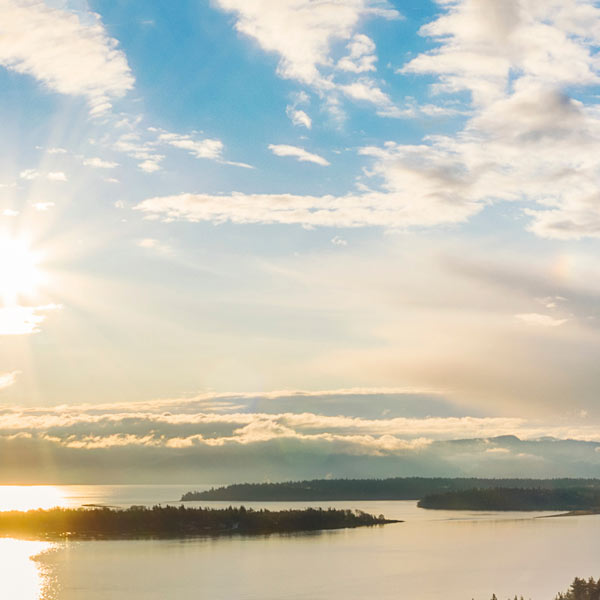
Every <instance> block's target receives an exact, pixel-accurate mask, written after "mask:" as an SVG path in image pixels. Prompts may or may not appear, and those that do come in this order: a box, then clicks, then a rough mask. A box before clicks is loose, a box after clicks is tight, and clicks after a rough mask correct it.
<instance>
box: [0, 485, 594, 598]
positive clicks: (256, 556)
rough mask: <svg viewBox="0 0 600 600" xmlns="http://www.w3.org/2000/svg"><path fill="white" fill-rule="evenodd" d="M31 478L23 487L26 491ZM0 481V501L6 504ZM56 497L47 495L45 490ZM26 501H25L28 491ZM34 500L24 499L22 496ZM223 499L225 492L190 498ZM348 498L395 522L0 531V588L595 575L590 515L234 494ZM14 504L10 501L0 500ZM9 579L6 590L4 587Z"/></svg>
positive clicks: (327, 587) (554, 586)
mask: <svg viewBox="0 0 600 600" xmlns="http://www.w3.org/2000/svg"><path fill="white" fill-rule="evenodd" d="M198 487H199V486H194V485H191V486H190V485H187V486H61V487H57V488H53V489H54V490H55V491H53V492H49V491H48V490H46V491H47V492H48V494H47V495H44V493H42V492H44V490H42V489H41V488H38V489H37V490H33V491H37V492H38V493H39V497H40V498H46V499H47V498H49V497H50V496H52V494H56V493H57V492H58V496H59V497H60V498H61V499H62V500H61V504H62V505H65V506H79V505H82V504H105V505H112V506H129V505H130V504H147V505H152V504H156V503H159V502H160V503H173V502H176V501H177V500H178V498H179V497H180V496H181V493H183V492H184V491H187V490H189V489H197V488H198ZM33 491H32V488H30V489H29V491H28V492H23V494H25V495H26V494H27V493H29V494H32V493H33ZM10 494H13V496H12V497H13V499H14V498H15V497H17V496H18V494H17V492H16V491H15V490H14V489H13V490H12V491H10V492H8V494H7V495H4V496H3V488H0V506H5V505H6V504H8V501H7V500H6V498H7V497H8V496H10ZM55 497H56V496H55ZM28 502H29V503H30V504H31V503H32V502H33V500H32V496H31V495H30V496H28ZM33 503H34V502H33ZM199 504H202V505H203V506H215V507H216V506H223V505H225V506H228V505H230V504H232V503H230V502H203V503H190V505H192V506H193V505H199ZM244 504H245V505H246V506H253V507H266V508H271V509H273V510H276V509H279V508H287V507H291V506H293V507H296V508H298V507H303V506H323V507H327V506H335V507H339V508H358V509H361V510H365V511H367V512H372V513H376V514H380V513H383V514H384V515H385V516H386V517H390V518H396V519H403V520H404V521H405V522H404V523H399V524H393V525H386V526H378V527H373V528H359V529H351V530H337V531H327V532H320V533H310V534H295V535H271V536H261V537H232V538H216V539H188V540H134V541H81V542H62V543H56V544H50V543H46V542H28V541H21V540H9V539H4V540H0V555H1V557H2V560H1V561H0V564H2V573H1V577H0V598H10V599H11V600H12V599H15V600H81V599H83V598H84V599H85V600H142V599H144V600H154V599H156V600H158V599H161V600H165V599H167V600H169V599H176V600H192V599H194V600H196V599H198V598H206V599H211V600H212V599H215V600H216V599H223V600H232V599H238V598H239V599H245V600H259V599H260V600H292V599H294V600H309V599H310V600H358V599H360V600H365V599H370V598H377V599H381V600H388V599H390V600H391V599H394V600H398V599H407V600H409V599H410V600H429V599H431V600H433V599H436V600H440V599H441V598H444V600H470V599H471V598H475V599H476V600H489V598H490V597H491V595H492V593H493V592H495V593H496V594H497V595H498V597H499V598H500V599H501V600H502V599H503V598H507V597H509V596H510V597H513V596H514V594H523V595H524V596H525V597H526V598H531V599H532V600H552V599H553V598H554V596H555V595H556V593H557V592H558V591H561V590H564V589H566V588H567V586H568V584H569V583H570V581H571V580H572V579H573V577H575V576H576V575H578V576H582V577H589V576H591V575H593V576H598V575H599V574H600V561H599V560H598V559H599V557H600V535H599V534H600V516H586V517H568V518H552V519H547V518H534V517H536V516H540V515H543V514H545V513H535V514H534V513H517V512H504V513H496V512H490V513H481V512H468V511H460V512H454V511H429V510H423V509H419V508H417V507H416V503H415V502H411V501H397V502H389V501H377V502H301V503H289V502H288V503H285V502H272V503H244ZM12 508H14V507H12ZM15 590H16V591H15Z"/></svg>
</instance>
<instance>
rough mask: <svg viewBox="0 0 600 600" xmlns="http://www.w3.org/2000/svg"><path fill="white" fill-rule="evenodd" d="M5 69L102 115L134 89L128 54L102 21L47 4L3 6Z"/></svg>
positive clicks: (10, 0)
mask: <svg viewBox="0 0 600 600" xmlns="http://www.w3.org/2000/svg"><path fill="white" fill-rule="evenodd" d="M0 22H1V23H2V37H1V38H0V65H2V66H4V67H6V68H8V69H10V70H12V71H16V72H18V73H23V74H26V75H31V76H33V77H35V78H36V79H37V80H38V81H40V82H42V83H43V84H44V85H46V86H47V87H48V88H49V89H51V90H52V91H54V92H58V93H60V94H68V95H78V96H84V97H85V98H86V99H87V101H88V104H89V106H90V111H91V112H92V114H100V113H103V112H105V111H107V110H108V109H109V108H110V106H111V99H113V98H119V97H121V96H123V95H124V94H125V93H126V92H128V91H129V90H131V89H132V88H133V83H134V79H133V76H132V74H131V70H130V68H129V65H128V64H127V59H126V57H125V55H124V53H123V52H122V51H121V50H119V49H118V47H117V42H116V40H114V39H112V38H110V37H109V36H108V35H107V33H106V30H105V29H104V26H103V25H102V23H101V21H100V19H99V17H98V16H97V15H95V14H92V13H85V14H83V13H75V12H71V11H67V10H63V9H60V8H53V7H51V6H48V5H47V4H45V3H44V2H21V1H19V0H4V1H3V2H2V3H0Z"/></svg>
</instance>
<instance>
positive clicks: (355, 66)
mask: <svg viewBox="0 0 600 600" xmlns="http://www.w3.org/2000/svg"><path fill="white" fill-rule="evenodd" d="M347 48H348V55H347V56H344V57H343V58H341V59H340V60H339V61H338V63H337V66H338V69H342V71H351V72H352V73H364V72H365V71H375V70H376V69H375V62H376V61H377V56H376V55H375V43H374V42H373V40H372V39H371V38H370V37H368V36H366V35H364V34H362V33H357V34H356V35H355V36H354V37H353V38H352V40H351V41H350V42H349V43H348V46H347Z"/></svg>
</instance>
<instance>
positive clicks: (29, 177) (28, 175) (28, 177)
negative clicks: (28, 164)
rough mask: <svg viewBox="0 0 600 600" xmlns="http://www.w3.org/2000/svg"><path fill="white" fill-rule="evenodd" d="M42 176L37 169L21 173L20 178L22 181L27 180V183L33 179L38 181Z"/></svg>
mask: <svg viewBox="0 0 600 600" xmlns="http://www.w3.org/2000/svg"><path fill="white" fill-rule="evenodd" d="M39 176H40V174H39V172H38V171H36V170H35V169H25V170H24V171H21V172H20V173H19V177H20V178H21V179H26V180H27V181H31V180H33V179H37V178H38V177H39Z"/></svg>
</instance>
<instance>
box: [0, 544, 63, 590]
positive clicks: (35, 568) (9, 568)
mask: <svg viewBox="0 0 600 600" xmlns="http://www.w3.org/2000/svg"><path fill="white" fill-rule="evenodd" d="M52 547H53V544H52V543H50V542H32V541H26V540H14V539H9V538H4V539H2V538H0V565H1V567H0V574H1V575H0V598H3V599H6V600H42V598H46V595H45V588H46V581H45V575H44V573H43V572H42V571H41V570H40V567H39V564H38V563H37V562H36V561H35V560H32V559H33V557H35V556H37V555H38V554H40V553H41V552H45V551H47V550H49V549H50V548H52Z"/></svg>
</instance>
